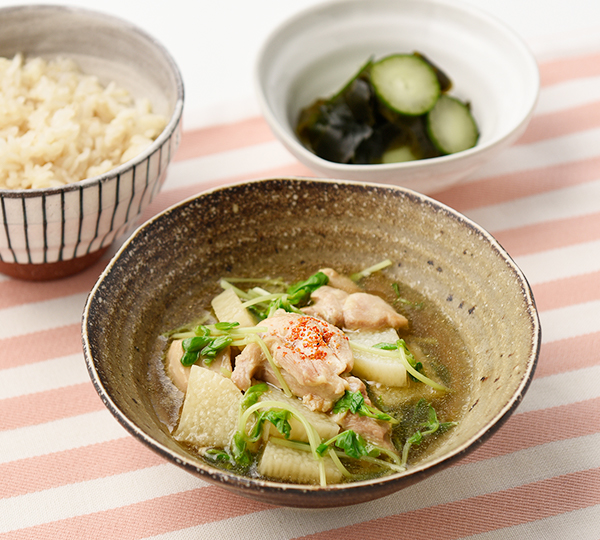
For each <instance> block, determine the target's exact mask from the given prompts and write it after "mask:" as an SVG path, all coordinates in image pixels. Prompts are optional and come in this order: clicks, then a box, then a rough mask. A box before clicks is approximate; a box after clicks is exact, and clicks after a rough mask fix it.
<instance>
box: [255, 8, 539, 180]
mask: <svg viewBox="0 0 600 540" xmlns="http://www.w3.org/2000/svg"><path fill="white" fill-rule="evenodd" d="M377 1H378V0H370V2H371V3H374V2H377ZM398 1H399V2H400V3H414V4H418V5H424V4H430V5H431V6H432V7H433V6H438V7H441V8H444V9H446V10H454V11H456V12H465V13H467V14H469V15H470V16H471V17H474V18H477V19H479V20H480V21H482V22H485V23H486V24H487V25H488V26H490V27H493V28H494V29H495V30H496V31H498V32H500V33H502V34H503V35H504V36H506V38H508V39H509V40H510V41H511V42H512V43H513V45H514V46H516V47H517V48H518V49H519V50H520V52H521V56H522V59H523V61H524V62H525V63H526V64H527V65H528V67H529V75H530V78H531V82H532V85H531V87H530V89H531V90H530V92H529V96H528V99H527V100H526V102H525V107H524V109H525V111H526V113H525V115H524V116H523V118H521V119H520V120H519V122H518V123H516V124H515V125H514V126H513V127H512V128H511V129H509V130H506V131H505V132H504V133H503V134H500V135H499V136H497V137H495V138H493V139H490V140H489V141H486V142H485V143H483V144H479V143H478V144H476V145H475V146H474V147H472V148H469V149H467V150H463V151H461V152H457V153H454V154H448V155H444V156H439V157H434V158H429V159H420V160H414V161H405V162H398V163H376V164H347V163H337V162H334V161H329V160H326V159H324V158H321V157H319V156H317V155H316V154H315V153H313V152H311V151H310V150H308V149H307V148H306V147H305V146H304V145H303V144H302V143H301V142H300V141H299V140H298V139H297V137H295V136H293V135H292V134H290V132H289V131H288V130H287V129H286V128H285V126H284V125H282V123H281V122H280V121H279V120H278V119H277V116H276V115H275V113H274V112H273V109H272V107H271V105H270V103H269V101H268V99H267V95H266V92H265V89H264V85H263V79H264V77H263V71H264V63H265V61H266V57H267V56H268V53H269V51H270V50H271V47H272V43H273V42H274V41H275V40H276V39H277V38H279V37H280V36H282V35H285V34H286V33H287V32H288V31H289V29H290V28H293V27H294V26H295V25H296V24H298V23H299V22H300V21H302V20H303V19H305V18H310V17H312V16H314V15H316V14H318V13H321V12H327V11H328V10H330V9H333V8H336V7H338V6H342V5H344V4H351V3H355V4H356V3H359V4H364V2H361V0H325V1H324V2H321V3H318V4H315V5H313V6H310V7H308V8H305V9H303V10H301V11H299V12H298V13H296V14H294V15H292V16H291V17H289V18H288V19H286V20H284V21H282V22H281V23H280V24H279V25H277V26H276V27H275V28H274V29H273V30H272V31H271V32H270V33H269V35H268V36H267V38H266V39H265V40H264V41H263V43H262V45H261V47H260V48H259V51H258V55H257V58H256V61H255V65H254V74H253V81H254V88H255V94H256V96H257V100H258V103H259V106H260V109H261V111H262V113H263V115H264V116H265V119H266V120H267V123H268V124H269V126H270V127H271V129H272V130H273V131H274V133H275V134H276V136H277V137H278V138H280V140H281V141H282V142H283V144H284V145H285V146H287V147H288V149H291V148H293V149H294V151H295V152H298V154H299V155H300V156H302V159H303V160H306V162H310V163H312V164H314V166H315V167H317V168H319V169H321V170H323V169H326V170H329V171H331V172H332V174H337V175H340V176H343V175H344V174H345V173H355V174H356V173H357V172H359V171H360V172H361V173H369V172H382V171H383V172H385V171H394V172H398V171H401V170H403V169H410V170H421V169H423V168H425V167H430V166H432V165H434V164H447V163H453V162H455V161H457V160H462V159H464V158H468V157H470V156H476V155H478V154H480V153H483V152H485V151H487V150H489V149H491V148H493V147H496V146H498V145H500V144H502V143H503V142H504V141H507V140H512V139H513V138H514V137H516V136H518V135H519V134H521V133H522V132H523V131H524V129H525V127H526V126H527V124H528V123H529V121H530V119H531V117H532V116H533V112H534V109H535V106H536V104H537V102H538V99H539V93H540V73H539V67H538V64H537V61H536V59H535V56H534V55H533V52H532V51H531V49H530V48H529V46H528V45H527V44H526V43H525V41H524V40H523V39H522V38H521V37H520V36H519V35H518V34H517V33H516V32H515V31H514V30H513V29H512V28H511V27H509V26H508V25H507V24H505V23H504V22H503V21H501V20H500V19H498V18H497V17H495V16H493V15H492V14H490V13H488V12H486V11H484V10H482V9H480V8H478V7H476V6H473V5H471V4H466V3H464V2H463V1H462V0H398ZM292 131H293V129H292Z"/></svg>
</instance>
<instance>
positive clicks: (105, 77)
mask: <svg viewBox="0 0 600 540" xmlns="http://www.w3.org/2000/svg"><path fill="white" fill-rule="evenodd" d="M1 14H2V16H1V17H0V56H4V57H7V58H12V57H13V56H14V55H15V54H17V53H24V54H26V55H28V56H41V57H43V58H54V57H56V56H65V57H68V58H72V59H73V60H75V61H76V62H77V63H78V64H79V66H80V67H81V69H82V70H83V71H84V72H85V73H88V74H93V75H97V76H98V78H99V80H100V82H101V83H103V84H107V83H109V82H110V81H115V82H117V84H118V85H119V86H122V87H124V88H126V89H127V90H128V91H129V92H130V93H131V94H132V95H133V96H134V97H136V98H142V97H145V98H148V99H149V100H150V101H151V103H152V105H153V110H154V112H156V113H159V114H162V115H165V116H166V117H167V118H169V117H171V115H172V114H173V113H174V110H175V107H176V105H177V103H178V100H179V99H180V98H181V97H182V96H181V82H180V80H179V77H178V70H177V68H176V67H175V66H174V64H173V61H172V59H171V58H170V56H169V55H168V54H167V53H166V51H165V50H164V49H163V47H162V46H161V45H159V44H158V43H157V42H156V41H155V40H154V39H153V38H151V37H150V36H148V35H147V34H146V33H144V32H142V31H141V30H140V29H138V28H136V27H135V26H133V25H131V24H129V23H127V22H126V21H122V20H119V19H116V18H114V17H111V16H108V15H104V14H102V13H96V12H91V11H88V10H84V9H79V8H74V7H66V6H53V5H47V6H44V5H35V6H21V7H10V8H5V9H3V10H1Z"/></svg>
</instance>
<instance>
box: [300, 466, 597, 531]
mask: <svg viewBox="0 0 600 540" xmlns="http://www.w3.org/2000/svg"><path fill="white" fill-rule="evenodd" d="M597 504H600V469H591V470H587V471H580V472H576V473H572V474H567V475H563V476H558V477H555V478H549V479H547V480H540V481H539V482H533V483H531V484H526V485H524V486H519V487H515V488H511V489H506V490H503V491H499V492H496V493H490V494H487V495H481V496H479V497H472V498H469V499H464V500H461V501H455V502H450V503H447V504H440V505H437V506H433V507H429V508H422V509H419V510H414V511H412V512H405V513H402V514H397V515H393V516H389V517H384V518H381V519H377V520H373V521H366V522H363V523H358V524H356V525H349V526H348V527H342V528H339V529H335V530H331V531H325V532H322V533H317V534H311V535H307V536H302V537H301V538H303V539H305V540H308V539H310V540H325V539H334V538H360V539H361V540H399V539H404V538H406V539H409V538H410V539H411V540H454V539H459V538H462V537H464V536H470V535H475V534H483V533H486V532H490V531H496V530H500V529H504V528H507V527H513V526H515V525H520V524H523V523H531V522H535V521H539V520H541V519H544V518H549V517H552V516H556V515H560V514H564V513H566V512H570V511H573V510H578V509H581V508H588V507H590V506H594V505H597Z"/></svg>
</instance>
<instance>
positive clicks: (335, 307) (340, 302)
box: [302, 285, 348, 327]
mask: <svg viewBox="0 0 600 540" xmlns="http://www.w3.org/2000/svg"><path fill="white" fill-rule="evenodd" d="M346 298H348V293H347V292H345V291H342V290H341V289H335V288H334V287H330V286H329V285H323V286H322V287H319V288H318V289H317V290H316V291H314V292H313V293H312V294H311V295H310V299H311V300H312V301H313V302H314V303H313V304H312V305H310V306H307V307H305V308H302V311H303V312H304V313H306V314H307V315H311V316H313V317H320V318H321V319H323V320H324V321H327V322H328V323H329V324H333V325H334V326H338V327H343V326H344V302H345V301H346Z"/></svg>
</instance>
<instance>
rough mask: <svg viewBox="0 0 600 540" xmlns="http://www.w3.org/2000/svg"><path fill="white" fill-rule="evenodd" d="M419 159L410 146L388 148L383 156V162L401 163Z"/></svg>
mask: <svg viewBox="0 0 600 540" xmlns="http://www.w3.org/2000/svg"><path fill="white" fill-rule="evenodd" d="M416 159H419V158H418V157H417V156H415V154H414V152H413V151H412V148H411V147H410V146H396V147H394V148H388V149H387V150H386V151H385V152H384V153H383V155H382V156H381V163H401V162H404V161H414V160H416Z"/></svg>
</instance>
